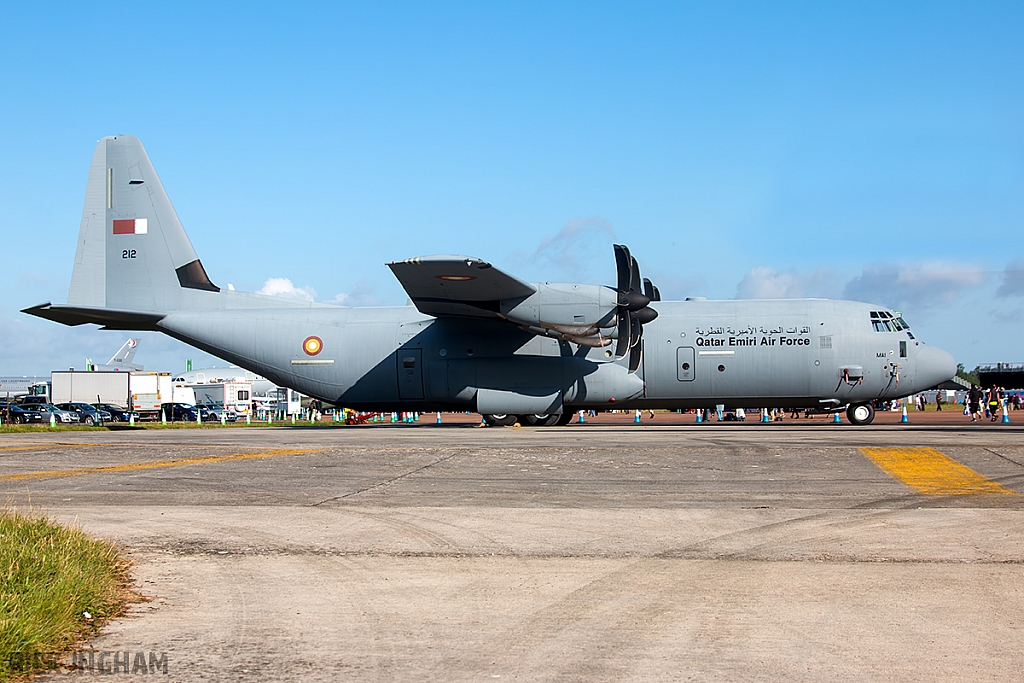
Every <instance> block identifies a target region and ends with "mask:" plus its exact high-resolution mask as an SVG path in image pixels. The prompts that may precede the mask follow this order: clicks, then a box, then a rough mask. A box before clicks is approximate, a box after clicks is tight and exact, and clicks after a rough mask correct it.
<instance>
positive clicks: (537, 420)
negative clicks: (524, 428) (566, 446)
mask: <svg viewBox="0 0 1024 683" xmlns="http://www.w3.org/2000/svg"><path fill="white" fill-rule="evenodd" d="M560 419H562V416H561V415H559V414H555V413H548V414H545V415H520V416H519V423H520V424H523V425H528V426H530V427H551V426H554V425H556V424H558V421H559V420H560Z"/></svg>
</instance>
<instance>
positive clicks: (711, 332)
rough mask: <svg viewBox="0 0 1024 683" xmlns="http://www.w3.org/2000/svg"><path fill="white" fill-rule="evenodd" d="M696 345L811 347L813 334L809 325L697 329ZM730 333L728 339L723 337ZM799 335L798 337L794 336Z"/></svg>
mask: <svg viewBox="0 0 1024 683" xmlns="http://www.w3.org/2000/svg"><path fill="white" fill-rule="evenodd" d="M694 331H695V332H696V333H697V340H696V342H695V343H696V345H697V346H701V347H707V346H715V347H723V346H725V347H728V346H732V347H735V346H780V347H781V346H810V345H811V340H810V337H809V336H808V335H810V333H811V328H810V326H809V325H803V326H800V327H797V326H795V325H790V326H789V327H784V326H782V325H775V326H771V327H769V326H766V325H748V326H746V327H734V326H732V325H730V326H728V327H722V326H716V327H708V328H706V329H705V328H703V327H697V328H695V329H694ZM726 333H728V335H729V336H728V337H723V336H722V335H725V334H726ZM793 335H798V336H795V337H794V336H793Z"/></svg>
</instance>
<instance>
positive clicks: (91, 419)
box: [57, 401, 111, 427]
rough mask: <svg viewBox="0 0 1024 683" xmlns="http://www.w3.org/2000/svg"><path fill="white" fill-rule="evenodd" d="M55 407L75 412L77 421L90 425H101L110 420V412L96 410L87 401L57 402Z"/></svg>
mask: <svg viewBox="0 0 1024 683" xmlns="http://www.w3.org/2000/svg"><path fill="white" fill-rule="evenodd" d="M57 407H58V408H60V409H61V410H66V411H68V412H69V413H77V414H78V421H79V422H81V423H82V424H84V425H88V426H90V427H92V426H93V425H101V424H103V423H104V422H110V420H111V416H110V413H108V412H107V411H106V410H97V409H96V408H93V407H92V406H91V405H89V404H88V403H78V402H77V401H72V402H71V403H58V404H57Z"/></svg>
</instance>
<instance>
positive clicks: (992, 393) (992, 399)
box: [988, 386, 999, 422]
mask: <svg viewBox="0 0 1024 683" xmlns="http://www.w3.org/2000/svg"><path fill="white" fill-rule="evenodd" d="M988 410H989V414H990V415H991V417H992V421H993V422H995V421H996V418H997V417H999V387H995V386H994V387H992V388H991V389H989V390H988Z"/></svg>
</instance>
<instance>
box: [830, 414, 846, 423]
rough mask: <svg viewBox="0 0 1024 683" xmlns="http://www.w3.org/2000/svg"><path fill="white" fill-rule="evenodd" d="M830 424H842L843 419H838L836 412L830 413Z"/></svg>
mask: <svg viewBox="0 0 1024 683" xmlns="http://www.w3.org/2000/svg"><path fill="white" fill-rule="evenodd" d="M832 424H837V425H840V424H843V418H841V417H839V413H838V412H835V413H832Z"/></svg>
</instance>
